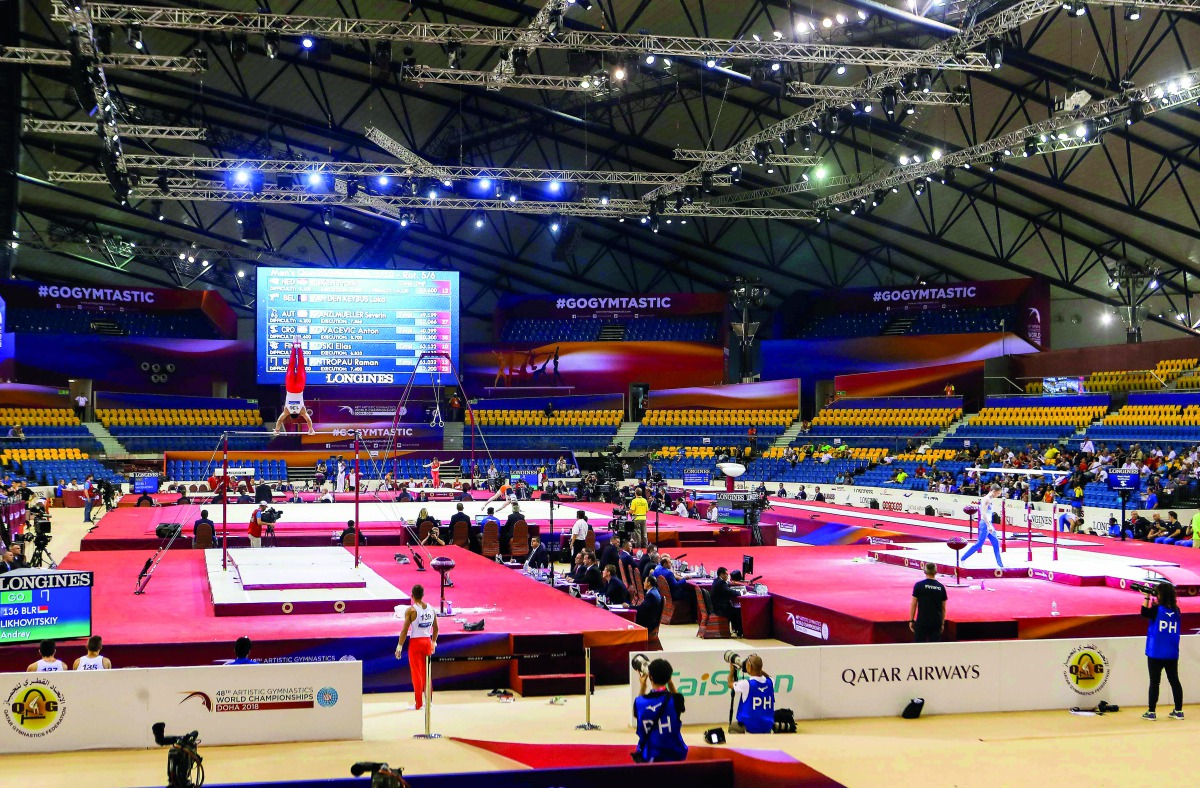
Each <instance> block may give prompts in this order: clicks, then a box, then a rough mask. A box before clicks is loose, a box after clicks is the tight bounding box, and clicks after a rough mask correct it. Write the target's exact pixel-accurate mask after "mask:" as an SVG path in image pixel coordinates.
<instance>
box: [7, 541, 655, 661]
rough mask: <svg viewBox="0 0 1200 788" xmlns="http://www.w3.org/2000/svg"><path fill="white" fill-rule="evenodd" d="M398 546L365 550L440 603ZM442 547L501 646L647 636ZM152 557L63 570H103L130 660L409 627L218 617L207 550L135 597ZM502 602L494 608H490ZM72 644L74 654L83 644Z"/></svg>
mask: <svg viewBox="0 0 1200 788" xmlns="http://www.w3.org/2000/svg"><path fill="white" fill-rule="evenodd" d="M395 552H396V550H395V548H389V547H367V548H363V551H362V555H363V559H364V561H365V562H366V563H367V564H368V565H369V566H370V567H371V568H372V569H374V570H375V571H376V572H377V573H379V574H380V575H381V576H383V577H384V578H385V579H387V580H388V581H390V582H391V583H392V584H393V585H395V586H397V587H398V588H401V589H403V590H405V591H406V592H407V591H408V590H409V589H410V588H411V587H412V585H413V584H414V583H421V584H423V585H425V587H426V588H427V589H428V592H427V594H428V599H429V600H430V602H434V601H435V600H436V599H437V586H438V574H437V573H436V572H433V571H426V572H418V571H417V568H416V566H415V565H414V564H412V563H410V564H407V565H400V564H397V563H396V562H395V561H394V560H393V555H394V554H395ZM405 552H406V553H407V550H406V551H405ZM435 555H446V556H449V557H451V558H453V559H454V561H455V563H456V565H457V566H456V568H455V569H454V571H453V572H452V574H451V577H452V578H453V580H454V583H455V587H454V588H452V589H449V590H448V591H447V593H446V596H447V599H449V600H451V601H452V602H453V603H454V606H455V609H456V611H461V610H471V609H476V610H479V611H480V612H471V613H466V614H463V616H462V617H465V618H468V619H470V620H472V621H473V620H476V619H479V618H485V619H486V621H487V624H486V630H485V632H484V633H481V635H483V636H484V637H483V640H487V641H489V642H493V645H495V644H494V641H496V639H497V638H500V639H502V640H503V644H502V647H494V648H492V649H489V652H490V653H511V651H510V650H509V648H510V644H509V640H510V638H511V636H512V635H522V634H539V635H541V634H545V635H557V634H560V633H569V634H573V635H574V636H575V637H576V638H578V637H579V633H583V637H584V641H585V642H586V643H587V644H588V645H597V646H603V645H616V644H626V643H640V642H644V641H645V637H646V632H645V630H644V629H642V628H641V627H638V626H635V625H633V624H631V623H629V622H627V621H625V620H624V619H622V618H620V617H618V616H617V615H615V614H613V613H609V612H608V611H605V610H602V609H600V608H597V607H595V606H594V605H591V604H588V603H585V602H583V601H580V600H577V599H573V598H571V597H570V596H568V595H567V594H564V593H562V592H561V591H557V590H554V589H552V588H549V587H548V586H546V585H544V584H540V583H536V582H534V581H533V580H530V579H529V578H526V577H524V576H522V575H521V574H520V573H519V572H516V571H514V570H512V569H508V568H507V567H503V566H500V565H498V564H495V563H494V562H491V561H488V560H486V559H484V558H482V557H480V556H478V555H475V554H473V553H470V552H468V551H466V550H462V549H459V548H455V547H449V548H440V549H438V550H437V552H436V553H435ZM146 558H147V554H145V553H140V552H138V553H134V552H127V551H103V552H86V553H74V554H72V555H70V556H69V557H68V558H67V559H66V560H64V561H63V563H62V568H63V569H76V570H79V569H86V570H91V571H93V572H95V588H94V590H93V597H92V600H93V601H92V608H93V625H92V631H93V632H94V633H96V634H99V635H102V636H103V637H104V644H105V654H106V655H108V656H110V657H111V658H112V659H113V661H114V662H117V663H119V664H121V665H135V664H136V665H138V666H140V667H152V666H158V665H172V664H208V663H209V662H211V661H212V660H214V659H224V658H228V657H231V656H232V654H231V648H232V646H231V644H232V643H233V641H234V640H235V639H236V638H238V637H239V636H241V635H248V636H249V637H250V638H251V639H253V640H254V641H255V643H256V645H255V653H254V656H255V657H259V658H263V659H269V658H274V657H282V656H285V655H295V654H297V653H300V652H303V651H304V650H305V649H306V648H312V647H313V646H314V645H315V644H321V643H326V644H328V643H332V642H341V643H345V644H349V645H347V646H346V647H345V648H346V650H349V651H351V652H353V651H354V649H353V648H352V644H353V641H354V640H355V639H361V638H378V637H381V636H387V637H389V638H395V636H397V635H398V634H399V632H400V628H401V621H400V620H399V619H397V618H395V617H394V616H393V615H392V614H391V613H353V614H351V613H347V614H342V615H336V614H325V615H292V616H285V615H277V616H238V617H221V618H218V617H216V616H214V615H213V611H212V606H211V604H210V602H209V595H208V581H207V579H206V574H205V569H204V555H203V553H202V552H201V551H190V550H187V551H171V552H169V553H168V554H167V555H166V556H165V557H164V559H163V561H162V563H161V564H160V565H159V566H158V568H157V570H156V571H155V573H154V576H153V578H152V579H151V582H150V584H149V586H148V587H147V590H146V593H145V594H144V595H141V596H135V595H134V593H133V591H134V588H135V583H136V579H137V575H138V573H139V571H140V570H141V568H142V565H143V563H144V562H145V560H146ZM492 606H495V609H494V610H489V611H488V612H486V613H485V612H482V609H483V608H491V607H492ZM456 615H457V614H456ZM439 623H440V625H441V626H442V627H443V630H442V631H443V634H444V635H446V636H449V639H450V640H452V639H453V638H464V637H465V638H478V637H479V636H477V635H475V634H474V633H463V632H462V628H461V625H460V624H458V623H456V622H455V621H454V619H453V618H445V619H440V621H439ZM385 645H386V644H385ZM394 645H395V643H394V640H393V641H392V643H391V646H392V647H393V648H394ZM30 650H31V649H30V648H28V647H21V648H18V647H5V648H0V670H13V669H18V670H23V669H24V668H25V665H27V664H28V663H29V662H31V661H32V659H30V658H28V657H29V652H30ZM64 651H66V652H67V656H68V657H69V658H70V659H74V657H75V656H78V654H77V653H75V652H77V651H80V649H78V648H75V647H70V648H65V649H64ZM343 653H344V652H343ZM35 656H36V655H35ZM500 664H503V663H500Z"/></svg>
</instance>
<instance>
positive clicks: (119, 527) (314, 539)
mask: <svg viewBox="0 0 1200 788" xmlns="http://www.w3.org/2000/svg"><path fill="white" fill-rule="evenodd" d="M539 505H540V506H542V507H544V506H545V504H539ZM392 506H394V507H395V509H394V511H398V512H402V513H403V514H404V515H405V516H406V517H407V518H408V520H409V522H413V521H414V520H415V516H416V513H417V512H418V511H419V510H420V509H421V507H422V506H423V504H417V503H404V504H393V505H392ZM238 507H239V510H241V509H245V508H246V507H245V505H238ZM201 508H203V509H206V510H207V511H208V513H209V516H210V517H211V518H212V519H213V520H214V521H215V522H216V524H217V527H216V531H217V534H216V535H217V538H218V539H220V536H221V506H220V504H211V505H209V504H193V505H191V506H159V507H146V508H137V507H127V508H118V509H115V510H113V511H111V512H109V513H108V514H106V515H104V517H103V518H102V519H101V520H100V523H99V525H98V527H97V528H96V529H95V530H94V531H92V532H91V533H89V534H87V535H86V536H85V537H84V539H83V543H82V545H81V546H80V549H81V550H84V551H94V550H156V549H158V547H159V545H160V544H161V540H160V539H158V538H157V537H156V536H155V535H154V529H155V526H157V525H158V524H159V523H175V522H181V521H182V523H183V537H186V538H180V539H177V540H176V542H175V544H174V545H173V547H174V548H175V549H186V548H190V547H191V536H192V523H193V522H194V521H195V520H196V519H197V518H198V517H199V510H200V509H201ZM612 508H613V507H612V506H611V505H607V504H597V503H589V504H574V503H570V504H564V505H561V506H558V507H556V513H555V520H554V532H555V534H563V533H566V532H568V531H569V530H570V528H571V524H572V523H573V522H575V512H576V510H578V509H583V510H585V511H587V512H588V517H589V518H590V519H591V521H592V522H593V523H594V524H595V526H596V527H597V528H598V530H599V532H600V533H601V534H605V533H607V525H608V522H609V520H610V519H611V514H612ZM375 510H376V511H378V508H377V507H376V508H375ZM468 511H469V513H471V514H475V513H476V512H474V511H471V510H468ZM435 514H436V513H435ZM439 516H440V515H439ZM500 516H501V518H502V519H503V517H504V516H505V513H504V512H501V513H500ZM528 521H529V524H530V525H531V526H536V527H538V529H539V530H540V532H541V533H542V534H543V536H545V534H546V533H548V532H549V520H548V519H545V518H539V517H529V518H528ZM344 526H345V519H344V518H343V519H337V518H335V517H334V516H333V513H332V510H331V509H330V508H328V507H327V506H325V505H320V504H312V505H311V506H307V505H299V504H287V505H285V517H284V519H282V520H281V521H279V522H278V523H276V526H275V532H276V536H277V538H278V542H279V544H280V545H281V546H289V547H304V546H328V545H329V544H331V541H332V537H333V535H334V534H335V533H341V531H342V528H343V527H344ZM359 527H360V528H361V529H362V532H363V533H364V534H365V535H366V537H367V541H368V543H369V544H372V545H376V546H379V545H399V544H406V543H407V539H406V535H405V534H404V533H403V531H402V530H401V529H400V528H399V527H397V525H396V523H395V522H394V521H392V520H386V521H384V520H374V521H373V520H370V519H365V520H363V521H362V523H361V525H360V526H359ZM246 528H247V525H246V518H243V517H238V518H236V519H235V517H234V516H233V515H230V520H229V536H230V540H231V541H230V544H231V545H232V546H236V547H245V546H247V544H248V542H247V540H246ZM658 530H659V533H660V536H661V541H662V543H663V544H666V545H669V546H672V547H674V546H677V545H691V544H708V545H714V544H715V545H722V544H729V545H733V544H746V545H748V544H749V543H750V534H749V531H748V530H746V529H743V528H735V529H734V530H733V531H731V532H729V533H726V534H721V533H719V531H720V527H719V526H713V525H710V524H708V523H705V522H700V521H697V520H689V519H687V518H685V517H676V516H675V515H670V514H664V515H660V516H659V528H658ZM649 531H650V536H651V538H654V533H655V529H654V520H653V518H651V520H650V526H649ZM775 535H776V530H775V526H764V528H763V537H764V541H765V543H766V544H768V545H773V544H775Z"/></svg>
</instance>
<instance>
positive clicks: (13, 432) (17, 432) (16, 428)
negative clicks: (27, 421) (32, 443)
mask: <svg viewBox="0 0 1200 788" xmlns="http://www.w3.org/2000/svg"><path fill="white" fill-rule="evenodd" d="M8 437H10V438H16V439H17V440H21V441H23V440H25V430H24V429H22V428H21V425H20V424H14V425H13V426H12V429H10V430H9V431H8Z"/></svg>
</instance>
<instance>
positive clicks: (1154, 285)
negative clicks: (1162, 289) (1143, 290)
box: [1146, 277, 1158, 290]
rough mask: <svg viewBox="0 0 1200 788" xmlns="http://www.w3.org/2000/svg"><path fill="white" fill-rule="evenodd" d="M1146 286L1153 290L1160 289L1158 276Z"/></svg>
mask: <svg viewBox="0 0 1200 788" xmlns="http://www.w3.org/2000/svg"><path fill="white" fill-rule="evenodd" d="M1146 286H1147V287H1149V288H1150V289H1151V290H1157V289H1158V277H1155V278H1154V279H1151V280H1150V283H1149V284H1147V285H1146Z"/></svg>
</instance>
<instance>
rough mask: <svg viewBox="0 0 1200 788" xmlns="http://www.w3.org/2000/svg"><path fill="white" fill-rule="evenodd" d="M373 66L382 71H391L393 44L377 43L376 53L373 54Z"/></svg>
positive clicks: (386, 42) (387, 42) (388, 42)
mask: <svg viewBox="0 0 1200 788" xmlns="http://www.w3.org/2000/svg"><path fill="white" fill-rule="evenodd" d="M371 65H372V66H374V67H375V68H377V69H379V70H380V71H389V70H390V69H391V67H392V42H391V41H376V42H375V51H374V52H373V53H372V54H371Z"/></svg>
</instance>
